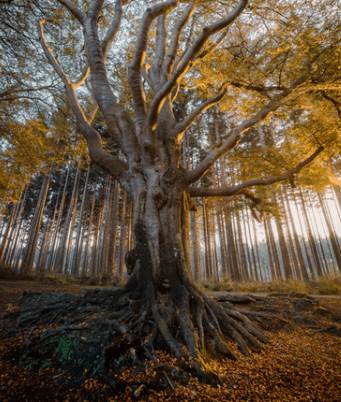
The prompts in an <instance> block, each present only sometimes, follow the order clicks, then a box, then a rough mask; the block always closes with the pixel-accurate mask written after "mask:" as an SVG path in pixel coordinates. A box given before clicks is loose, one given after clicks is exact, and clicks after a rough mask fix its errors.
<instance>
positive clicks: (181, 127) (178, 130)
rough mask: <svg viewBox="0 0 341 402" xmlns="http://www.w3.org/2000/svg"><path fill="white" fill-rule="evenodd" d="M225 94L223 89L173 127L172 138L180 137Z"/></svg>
mask: <svg viewBox="0 0 341 402" xmlns="http://www.w3.org/2000/svg"><path fill="white" fill-rule="evenodd" d="M226 92H227V90H226V88H224V89H223V90H222V91H220V92H219V94H218V95H216V96H214V97H212V98H210V99H207V100H206V101H204V102H202V103H201V104H200V105H199V106H198V107H196V108H195V109H194V110H193V111H192V112H191V113H190V114H189V115H188V116H187V117H186V118H185V119H184V120H183V121H182V122H180V123H178V124H177V125H176V126H175V127H174V129H173V130H172V133H171V135H172V137H176V136H178V137H179V136H181V135H182V134H183V133H184V132H185V131H186V130H187V129H188V127H189V126H190V125H191V124H192V123H193V121H194V120H195V119H196V118H197V117H198V116H199V115H200V114H201V113H202V112H204V111H205V110H206V109H208V108H210V107H211V106H214V105H216V104H217V103H219V102H220V101H221V100H222V99H223V97H224V96H225V94H226Z"/></svg>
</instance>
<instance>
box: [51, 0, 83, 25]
mask: <svg viewBox="0 0 341 402" xmlns="http://www.w3.org/2000/svg"><path fill="white" fill-rule="evenodd" d="M57 1H58V2H59V3H60V4H63V6H65V7H66V8H67V9H68V10H69V11H70V12H71V14H72V15H73V16H74V17H75V18H77V20H78V21H79V22H80V23H83V21H84V13H83V12H82V11H81V10H80V9H79V8H78V7H77V6H76V5H75V4H74V3H73V2H72V1H71V0H57Z"/></svg>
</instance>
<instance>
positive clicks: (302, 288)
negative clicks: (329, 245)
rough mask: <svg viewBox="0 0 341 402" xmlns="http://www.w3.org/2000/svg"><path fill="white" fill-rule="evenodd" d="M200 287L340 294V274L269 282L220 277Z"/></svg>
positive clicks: (234, 290) (218, 289)
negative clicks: (241, 281) (233, 279)
mask: <svg viewBox="0 0 341 402" xmlns="http://www.w3.org/2000/svg"><path fill="white" fill-rule="evenodd" d="M200 287H201V288H202V289H203V290H205V291H206V292H207V291H212V292H237V293H238V292H241V293H292V292H295V293H306V294H315V295H341V275H330V276H326V277H321V278H318V279H315V280H311V281H308V282H304V281H301V280H295V279H291V278H290V279H287V280H283V279H277V280H274V281H271V282H247V283H238V282H231V281H228V280H226V279H222V280H221V281H220V282H215V283H209V282H207V281H203V282H202V283H201V284H200Z"/></svg>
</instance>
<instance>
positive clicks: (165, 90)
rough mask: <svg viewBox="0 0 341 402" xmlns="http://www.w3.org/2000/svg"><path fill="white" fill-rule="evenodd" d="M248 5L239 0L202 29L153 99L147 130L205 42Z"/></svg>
mask: <svg viewBox="0 0 341 402" xmlns="http://www.w3.org/2000/svg"><path fill="white" fill-rule="evenodd" d="M247 4H248V0H239V3H238V4H237V6H236V7H235V9H234V10H233V11H232V12H231V13H230V14H229V15H228V16H227V17H225V18H222V19H221V20H219V21H217V22H215V23H214V24H212V25H209V26H207V27H204V28H203V30H202V31H201V33H200V34H199V36H198V38H197V39H196V40H195V41H194V43H193V44H192V46H191V47H190V48H189V49H188V51H187V53H186V54H185V56H184V57H183V59H182V61H181V63H180V64H179V66H178V67H177V69H176V71H174V72H173V74H172V75H171V77H170V78H169V80H168V81H167V82H166V84H165V85H164V86H163V87H162V88H161V90H160V91H159V92H158V93H157V94H156V96H155V97H154V99H153V101H152V103H151V105H150V108H149V112H148V116H147V127H148V129H149V130H153V129H154V128H155V126H156V123H157V116H158V113H159V110H160V109H161V107H162V105H163V103H164V101H165V99H166V98H167V96H169V95H170V94H171V92H172V90H173V89H174V87H175V86H176V85H177V84H178V83H179V82H180V81H181V79H182V78H183V76H184V75H185V74H186V73H187V71H188V70H189V68H190V66H191V63H192V62H193V60H194V59H195V57H196V56H197V54H198V53H199V52H200V51H201V49H202V48H203V46H204V44H205V43H206V42H207V40H208V39H209V38H210V37H211V36H212V35H213V34H215V33H217V32H219V31H221V30H222V29H224V28H227V27H228V26H229V25H231V24H232V23H233V22H234V21H235V20H236V18H237V17H238V16H239V15H240V14H241V13H242V11H243V10H244V9H245V7H246V6H247Z"/></svg>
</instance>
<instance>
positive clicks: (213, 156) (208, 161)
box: [185, 74, 310, 184]
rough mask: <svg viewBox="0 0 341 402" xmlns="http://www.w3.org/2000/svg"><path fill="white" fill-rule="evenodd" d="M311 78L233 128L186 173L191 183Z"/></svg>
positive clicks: (283, 92) (300, 80) (303, 80)
mask: <svg viewBox="0 0 341 402" xmlns="http://www.w3.org/2000/svg"><path fill="white" fill-rule="evenodd" d="M309 78H310V75H309V74H307V75H304V76H302V77H300V78H299V79H298V80H297V81H296V82H295V83H293V84H292V85H291V87H290V88H288V89H286V90H284V91H282V92H281V93H280V94H278V95H276V96H274V97H273V98H272V99H271V100H270V101H269V102H268V103H267V104H266V105H265V106H264V107H262V108H261V110H260V111H259V112H258V113H256V114H255V115H254V116H253V117H251V118H249V119H247V120H244V121H243V122H242V123H240V124H239V125H238V126H237V127H235V128H234V129H232V130H231V131H230V133H229V136H228V137H227V139H226V140H225V142H224V143H223V144H222V145H221V146H219V147H217V148H215V149H213V150H212V151H211V152H209V154H208V155H207V156H206V157H205V158H204V159H203V160H202V161H201V162H200V163H199V164H198V166H197V167H196V168H195V169H193V170H192V171H190V172H187V173H186V175H185V178H186V180H187V182H188V183H189V184H190V183H194V182H195V181H197V180H199V179H200V177H201V176H203V175H204V174H205V173H206V172H207V171H208V170H209V169H210V168H211V167H212V165H213V164H214V163H215V162H216V161H217V160H218V159H219V158H220V157H221V156H223V155H224V154H225V153H226V152H227V151H230V150H231V149H233V148H234V147H235V146H236V145H237V144H238V142H239V140H240V137H241V134H242V133H243V132H244V131H245V130H247V129H248V128H250V127H252V126H254V125H255V124H257V123H259V122H260V121H262V120H264V119H265V118H266V116H267V115H268V114H269V113H270V112H272V111H274V110H276V109H278V108H279V107H280V105H281V102H282V100H283V99H285V98H286V97H288V96H289V95H290V94H291V93H293V91H294V90H295V89H297V88H298V87H300V86H301V85H303V84H304V82H306V81H307V80H308V79H309Z"/></svg>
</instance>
